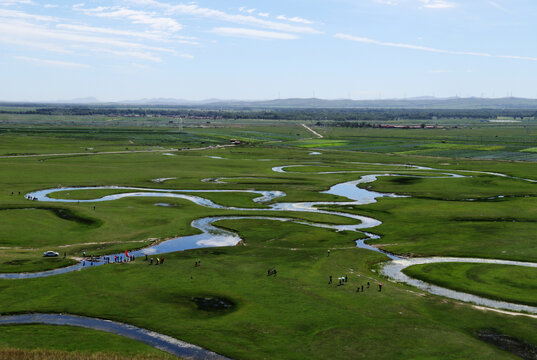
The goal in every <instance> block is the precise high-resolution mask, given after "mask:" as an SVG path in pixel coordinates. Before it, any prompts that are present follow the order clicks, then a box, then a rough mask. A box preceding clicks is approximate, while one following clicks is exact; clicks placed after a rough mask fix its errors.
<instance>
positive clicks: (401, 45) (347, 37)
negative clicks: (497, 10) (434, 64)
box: [334, 34, 537, 61]
mask: <svg viewBox="0 0 537 360" xmlns="http://www.w3.org/2000/svg"><path fill="white" fill-rule="evenodd" d="M334 37H335V38H338V39H344V40H350V41H354V42H359V43H363V44H372V45H379V46H386V47H394V48H403V49H409V50H418V51H427V52H433V53H440V54H450V55H468V56H480V57H490V58H499V59H513V60H528V61H537V57H531V56H518V55H493V54H489V53H483V52H474V51H456V50H445V49H437V48H432V47H427V46H420V45H412V44H404V43H393V42H385V41H379V40H374V39H370V38H366V37H359V36H353V35H348V34H335V35H334Z"/></svg>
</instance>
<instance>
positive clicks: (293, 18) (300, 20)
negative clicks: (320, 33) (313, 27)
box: [276, 15, 313, 24]
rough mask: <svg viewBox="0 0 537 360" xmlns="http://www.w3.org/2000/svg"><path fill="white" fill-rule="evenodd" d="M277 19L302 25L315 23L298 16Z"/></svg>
mask: <svg viewBox="0 0 537 360" xmlns="http://www.w3.org/2000/svg"><path fill="white" fill-rule="evenodd" d="M276 19H278V20H284V21H292V22H296V23H302V24H313V21H311V20H308V19H304V18H301V17H298V16H295V17H292V18H290V17H287V16H285V15H279V16H278V17H277V18H276Z"/></svg>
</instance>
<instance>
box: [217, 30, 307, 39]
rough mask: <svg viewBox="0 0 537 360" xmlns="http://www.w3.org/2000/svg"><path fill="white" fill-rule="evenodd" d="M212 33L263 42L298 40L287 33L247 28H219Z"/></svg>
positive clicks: (293, 35) (295, 36)
mask: <svg viewBox="0 0 537 360" xmlns="http://www.w3.org/2000/svg"><path fill="white" fill-rule="evenodd" d="M211 32H212V33H215V34H218V35H223V36H233V37H243V38H251V39H262V40H294V39H298V36H297V35H295V34H287V33H281V32H275V31H264V30H254V29H245V28H230V27H219V28H214V29H212V31H211Z"/></svg>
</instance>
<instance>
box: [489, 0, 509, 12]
mask: <svg viewBox="0 0 537 360" xmlns="http://www.w3.org/2000/svg"><path fill="white" fill-rule="evenodd" d="M489 4H490V6H492V7H494V8H496V9H498V10H500V11H501V12H504V13H506V14H511V13H512V12H511V11H510V10H508V9H507V8H505V7H504V6H502V5H500V4H498V3H497V2H495V1H489Z"/></svg>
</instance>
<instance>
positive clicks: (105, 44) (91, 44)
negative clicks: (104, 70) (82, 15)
mask: <svg viewBox="0 0 537 360" xmlns="http://www.w3.org/2000/svg"><path fill="white" fill-rule="evenodd" d="M0 20H1V21H0V43H5V44H11V45H18V46H26V47H33V48H38V49H45V50H48V51H56V52H64V53H69V52H74V51H75V50H76V52H77V53H79V54H84V52H86V53H87V52H94V53H110V54H115V55H121V56H132V57H134V58H138V59H142V60H150V61H161V59H160V57H159V56H158V55H155V54H156V53H168V54H173V55H176V56H182V57H190V55H185V54H181V53H179V52H178V51H176V50H174V49H171V48H165V47H156V46H152V45H146V44H143V43H141V42H136V41H128V40H122V39H118V38H115V37H112V36H109V35H105V36H99V35H95V34H81V33H79V32H77V31H67V29H61V28H59V29H58V28H51V27H49V26H46V25H42V24H36V23H30V22H28V21H24V20H18V19H16V20H14V19H6V18H4V19H2V18H0ZM96 47H97V48H96Z"/></svg>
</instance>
